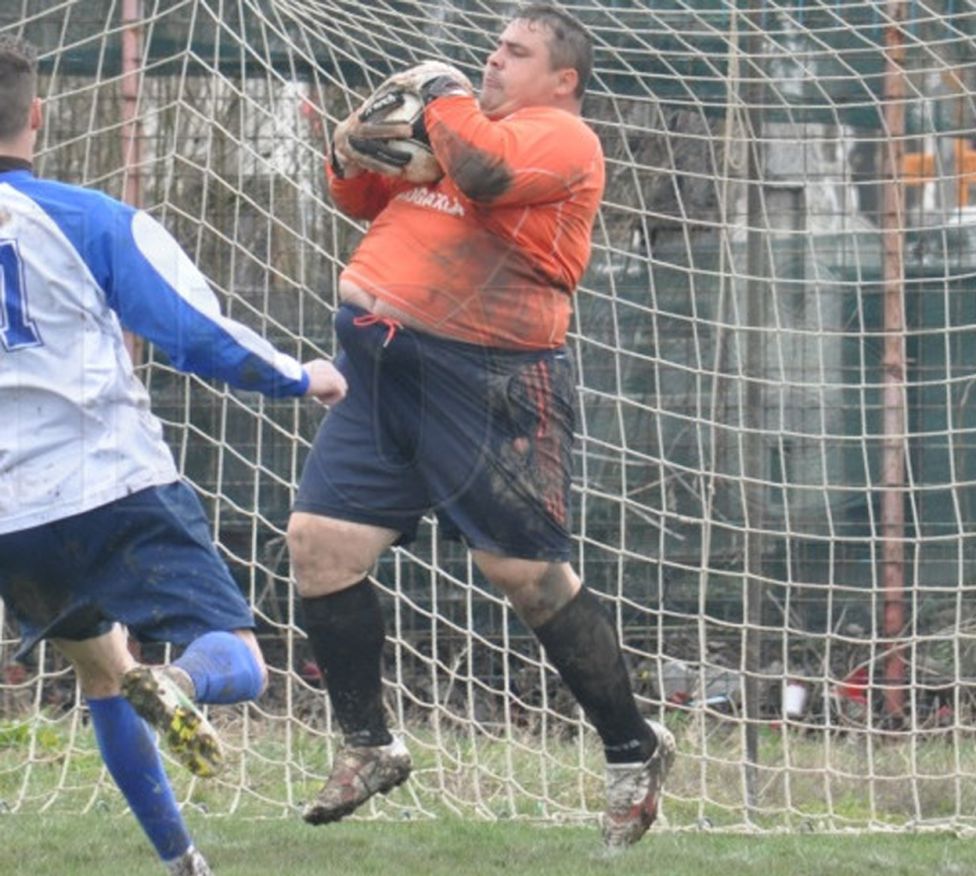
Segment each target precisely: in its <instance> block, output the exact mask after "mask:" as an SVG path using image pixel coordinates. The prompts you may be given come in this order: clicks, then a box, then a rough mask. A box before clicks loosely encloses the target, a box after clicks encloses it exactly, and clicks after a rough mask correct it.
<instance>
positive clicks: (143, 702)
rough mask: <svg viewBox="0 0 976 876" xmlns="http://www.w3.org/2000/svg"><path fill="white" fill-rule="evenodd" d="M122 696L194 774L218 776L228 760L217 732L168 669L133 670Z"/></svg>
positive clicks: (125, 677) (124, 680)
mask: <svg viewBox="0 0 976 876" xmlns="http://www.w3.org/2000/svg"><path fill="white" fill-rule="evenodd" d="M122 693H123V694H124V696H125V698H126V699H127V700H128V701H129V702H130V703H131V704H132V708H133V709H135V710H136V712H137V713H138V714H139V715H141V716H142V717H143V718H145V719H146V720H147V721H148V722H149V723H150V724H151V725H152V726H153V727H155V728H156V730H158V731H159V733H160V735H161V736H162V738H163V739H164V740H165V742H166V745H167V747H168V748H169V750H170V752H171V753H172V754H173V756H174V757H175V758H176V759H177V760H178V761H179V762H180V763H181V764H183V766H185V767H186V768H187V769H188V770H189V771H190V772H191V773H193V774H194V775H195V776H201V777H203V778H207V777H209V776H213V775H216V773H217V771H218V770H219V769H220V766H221V764H222V763H223V760H224V753H223V751H222V750H221V746H220V739H219V738H218V737H217V732H216V731H215V730H214V728H213V727H211V726H210V722H209V721H208V720H207V719H206V718H205V717H204V716H203V712H201V711H200V709H199V708H197V706H196V705H195V704H194V703H193V701H192V700H191V699H190V698H189V697H188V696H187V695H186V694H185V693H183V691H182V690H181V689H180V687H179V685H178V684H177V683H176V681H174V680H173V678H171V677H170V676H169V675H168V674H167V672H166V670H165V669H164V668H154V667H151V666H137V667H135V668H134V669H130V670H129V671H128V672H127V673H126V674H125V675H124V676H123V677H122Z"/></svg>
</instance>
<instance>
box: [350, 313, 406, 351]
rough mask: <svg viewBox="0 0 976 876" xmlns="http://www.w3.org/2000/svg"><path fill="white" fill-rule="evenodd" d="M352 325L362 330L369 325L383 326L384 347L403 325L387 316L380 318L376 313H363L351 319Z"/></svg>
mask: <svg viewBox="0 0 976 876" xmlns="http://www.w3.org/2000/svg"><path fill="white" fill-rule="evenodd" d="M352 324H353V325H354V326H357V327H359V328H364V327H366V326H369V325H385V326H386V339H385V340H384V341H383V346H384V347H385V346H387V345H388V344H389V343H390V341H392V340H393V336H394V335H395V334H396V333H397V329H402V328H403V323H402V322H400V320H398V319H393V318H392V317H389V316H380V315H379V314H376V313H364V314H363V315H362V316H356V317H353V320H352Z"/></svg>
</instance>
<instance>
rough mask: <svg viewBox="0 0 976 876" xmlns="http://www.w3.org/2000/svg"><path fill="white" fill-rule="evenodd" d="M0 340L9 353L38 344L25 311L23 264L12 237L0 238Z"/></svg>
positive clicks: (32, 322) (37, 338) (39, 340)
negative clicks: (8, 238) (9, 238)
mask: <svg viewBox="0 0 976 876" xmlns="http://www.w3.org/2000/svg"><path fill="white" fill-rule="evenodd" d="M0 343H2V344H3V346H4V349H5V350H7V351H8V352H11V351H13V350H19V349H20V348H21V347H36V346H39V345H40V343H41V336H40V335H39V334H38V333H37V326H36V325H35V324H34V321H33V320H32V319H31V318H30V313H29V311H28V310H27V289H26V288H25V287H24V266H23V263H22V262H21V260H20V253H19V252H18V250H17V242H16V241H13V240H0Z"/></svg>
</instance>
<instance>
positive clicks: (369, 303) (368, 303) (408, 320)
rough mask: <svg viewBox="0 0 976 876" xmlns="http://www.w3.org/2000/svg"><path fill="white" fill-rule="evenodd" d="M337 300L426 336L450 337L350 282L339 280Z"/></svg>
mask: <svg viewBox="0 0 976 876" xmlns="http://www.w3.org/2000/svg"><path fill="white" fill-rule="evenodd" d="M339 299H340V300H341V301H343V302H344V303H345V304H352V305H354V306H356V307H361V308H363V310H368V311H369V312H370V313H375V314H376V315H377V316H386V317H389V318H390V319H395V320H397V321H398V322H399V323H401V324H402V325H404V326H407V327H408V328H414V329H419V330H420V331H423V332H426V333H427V334H431V335H439V336H440V337H450V335H447V334H445V333H444V332H442V331H439V330H438V329H437V327H436V326H432V325H428V324H427V323H425V322H421V321H420V320H419V319H417V318H416V317H414V316H411V315H410V314H408V313H404V312H403V311H402V310H398V309H397V308H396V307H394V306H393V305H392V304H388V303H387V302H386V301H382V300H381V299H379V298H377V297H376V296H375V295H371V294H370V293H369V292H367V291H366V290H365V289H363V288H361V287H359V286H357V285H356V284H355V283H353V282H351V281H350V280H343V279H340V280H339Z"/></svg>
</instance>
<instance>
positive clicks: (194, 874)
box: [166, 846, 213, 876]
mask: <svg viewBox="0 0 976 876" xmlns="http://www.w3.org/2000/svg"><path fill="white" fill-rule="evenodd" d="M166 868H167V870H168V871H169V876H213V870H211V869H210V867H209V866H207V862H206V861H205V860H204V857H203V855H201V854H200V853H199V852H198V851H197V850H196V849H195V848H193V846H190V848H188V849H187V850H186V851H185V852H184V853H183V854H182V855H180V856H179V857H178V858H177V859H176V860H175V861H167V863H166Z"/></svg>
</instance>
